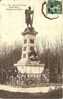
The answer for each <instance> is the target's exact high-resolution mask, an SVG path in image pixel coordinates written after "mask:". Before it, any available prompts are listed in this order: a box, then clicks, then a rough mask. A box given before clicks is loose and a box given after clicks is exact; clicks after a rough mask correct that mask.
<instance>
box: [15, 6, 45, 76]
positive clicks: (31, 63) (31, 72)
mask: <svg viewBox="0 0 63 99" xmlns="http://www.w3.org/2000/svg"><path fill="white" fill-rule="evenodd" d="M33 14H34V11H33V10H31V7H28V9H26V10H25V22H26V25H27V27H26V28H25V30H24V32H23V33H22V36H23V47H22V56H21V59H20V60H19V61H18V62H17V64H14V66H16V67H17V69H18V72H19V73H21V74H23V75H24V74H27V77H40V76H41V73H42V72H43V70H44V64H40V60H39V58H38V55H37V52H36V35H37V34H38V33H37V32H36V31H35V29H34V27H33Z"/></svg>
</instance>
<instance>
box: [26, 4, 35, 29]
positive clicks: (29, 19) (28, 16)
mask: <svg viewBox="0 0 63 99" xmlns="http://www.w3.org/2000/svg"><path fill="white" fill-rule="evenodd" d="M33 14H34V11H33V10H31V7H30V6H29V7H28V9H26V10H25V22H26V24H27V27H28V28H29V27H30V28H32V24H33Z"/></svg>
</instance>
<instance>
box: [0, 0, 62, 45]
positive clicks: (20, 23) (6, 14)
mask: <svg viewBox="0 0 63 99" xmlns="http://www.w3.org/2000/svg"><path fill="white" fill-rule="evenodd" d="M44 1H45V0H2V1H0V45H2V44H8V45H14V44H15V43H16V44H19V43H22V41H23V37H22V35H21V33H22V32H23V31H24V29H25V28H26V24H25V14H24V12H25V9H26V8H27V7H28V6H29V5H31V7H32V9H33V10H34V21H33V27H34V28H35V30H36V31H37V32H38V35H37V41H38V43H39V44H41V41H42V40H44V41H47V40H48V41H49V42H52V43H54V42H55V40H56V39H60V36H61V33H62V34H63V28H62V27H63V14H61V15H59V18H58V19H55V20H49V19H46V18H45V17H44V16H43V15H42V13H41V5H42V3H43V2H44ZM12 4H14V5H17V4H18V5H19V7H20V8H21V10H8V8H9V5H12ZM25 5H26V6H25ZM45 10H46V8H45V9H44V11H45Z"/></svg>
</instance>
